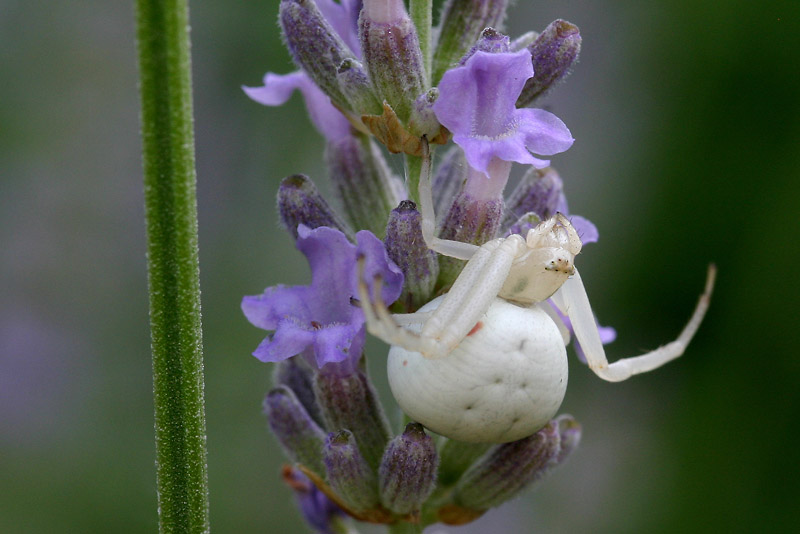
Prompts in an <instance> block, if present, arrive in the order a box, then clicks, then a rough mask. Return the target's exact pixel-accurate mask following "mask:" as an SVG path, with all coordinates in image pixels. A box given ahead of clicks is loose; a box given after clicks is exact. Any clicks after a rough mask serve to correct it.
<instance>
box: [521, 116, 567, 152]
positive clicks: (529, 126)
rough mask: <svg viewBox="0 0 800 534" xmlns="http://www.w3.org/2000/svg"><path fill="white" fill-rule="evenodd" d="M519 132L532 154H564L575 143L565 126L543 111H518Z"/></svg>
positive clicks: (556, 118) (559, 120)
mask: <svg viewBox="0 0 800 534" xmlns="http://www.w3.org/2000/svg"><path fill="white" fill-rule="evenodd" d="M515 117H517V118H518V121H519V122H518V128H519V132H520V134H521V135H522V136H524V138H525V146H526V147H528V150H530V151H531V152H533V153H534V154H541V155H543V156H551V155H553V154H558V153H560V152H564V151H565V150H567V149H568V148H569V147H571V146H572V143H573V142H574V141H575V140H574V139H573V138H572V134H571V133H570V132H569V129H568V128H567V126H566V125H565V124H564V123H563V122H562V121H561V119H559V118H558V117H556V116H555V115H553V114H552V113H550V112H549V111H544V110H543V109H529V108H523V109H518V110H517V112H516V114H515Z"/></svg>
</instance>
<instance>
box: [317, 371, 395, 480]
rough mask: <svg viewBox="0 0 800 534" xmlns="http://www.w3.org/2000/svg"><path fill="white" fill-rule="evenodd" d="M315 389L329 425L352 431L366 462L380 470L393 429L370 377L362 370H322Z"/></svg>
mask: <svg viewBox="0 0 800 534" xmlns="http://www.w3.org/2000/svg"><path fill="white" fill-rule="evenodd" d="M314 391H315V393H316V396H317V401H318V402H319V405H320V409H321V411H322V417H323V419H324V420H325V426H326V428H327V429H328V430H330V431H334V432H335V431H338V430H343V429H347V430H349V431H350V432H352V433H353V435H354V436H356V439H357V440H358V448H359V449H360V450H361V454H362V455H363V456H364V459H365V460H366V461H367V464H368V465H369V466H370V467H371V468H372V469H374V470H377V468H378V466H379V465H380V462H381V457H382V456H383V450H384V449H385V448H386V444H387V443H388V442H389V438H390V437H391V430H390V429H389V423H388V421H387V420H386V416H385V415H384V413H383V408H382V407H381V404H380V401H379V400H378V395H377V393H375V389H374V388H373V387H372V384H371V383H370V381H369V379H368V378H367V376H366V375H365V374H364V373H362V372H361V371H356V372H355V373H353V374H349V375H344V376H338V375H336V374H331V373H326V372H324V371H323V372H320V373H317V376H316V377H315V381H314Z"/></svg>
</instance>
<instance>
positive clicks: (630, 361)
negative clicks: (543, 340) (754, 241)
mask: <svg viewBox="0 0 800 534" xmlns="http://www.w3.org/2000/svg"><path fill="white" fill-rule="evenodd" d="M716 273H717V271H716V268H715V267H714V265H710V266H709V268H708V275H707V277H706V285H705V290H704V291H703V294H702V295H700V299H699V301H698V302H697V306H696V307H695V309H694V313H692V316H691V318H690V319H689V322H688V323H687V324H686V326H685V327H684V328H683V331H682V332H681V333H680V335H679V336H678V338H677V339H676V340H675V341H672V342H671V343H667V344H666V345H663V346H661V347H659V348H657V349H655V350H653V351H651V352H648V353H646V354H642V355H641V356H634V357H631V358H623V359H621V360H617V361H616V362H614V363H612V364H609V363H608V359H607V358H606V353H605V351H604V350H603V344H602V343H601V342H600V335H599V333H598V332H597V324H596V323H595V319H594V314H592V308H591V306H590V304H589V298H588V297H587V295H586V289H585V288H584V286H583V282H582V281H581V276H580V274H579V273H578V270H577V269H576V270H575V274H574V275H573V276H572V277H570V278H569V279H568V280H567V281H566V282H565V283H564V285H563V286H561V288H560V289H559V290H558V291H557V292H556V294H555V295H553V297H552V299H553V302H555V304H556V306H558V308H559V309H560V310H561V311H562V313H564V314H566V315H567V316H568V317H569V320H570V322H571V323H572V329H573V332H574V333H575V337H576V338H578V341H579V342H580V344H581V347H582V348H583V352H584V354H585V355H586V361H587V363H588V364H589V368H590V369H591V370H592V371H594V372H595V374H597V376H599V377H600V378H602V379H604V380H608V381H609V382H620V381H622V380H625V379H627V378H629V377H631V376H632V375H635V374H639V373H645V372H647V371H652V370H653V369H655V368H657V367H660V366H662V365H664V364H665V363H667V362H669V361H671V360H674V359H675V358H677V357H679V356H680V355H682V354H683V352H684V351H685V350H686V346H687V345H688V344H689V342H690V341H691V339H692V337H694V334H695V332H697V328H698V327H699V326H700V323H701V322H702V321H703V317H704V316H705V314H706V310H707V309H708V304H709V302H710V300H711V291H712V289H713V288H714V279H715V277H716Z"/></svg>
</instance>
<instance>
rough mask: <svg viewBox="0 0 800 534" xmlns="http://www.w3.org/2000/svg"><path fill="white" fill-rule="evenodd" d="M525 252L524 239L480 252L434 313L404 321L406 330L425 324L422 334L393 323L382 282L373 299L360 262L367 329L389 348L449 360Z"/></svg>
mask: <svg viewBox="0 0 800 534" xmlns="http://www.w3.org/2000/svg"><path fill="white" fill-rule="evenodd" d="M523 250H525V241H524V240H523V239H522V237H521V236H511V237H509V238H507V239H496V240H493V241H490V242H488V243H486V244H485V245H483V246H482V247H479V250H478V252H477V253H476V254H475V255H474V256H473V257H472V259H471V260H470V261H469V262H468V263H467V265H466V266H465V267H464V270H463V271H462V272H461V274H460V275H459V277H458V278H457V279H456V281H455V283H454V284H453V287H452V288H451V289H450V292H448V293H447V294H446V295H445V296H444V298H443V299H442V302H441V304H440V305H439V307H438V308H436V310H434V311H433V312H430V313H429V314H425V315H426V317H423V314H421V313H417V314H408V315H407V316H406V317H405V318H403V316H401V321H402V322H403V323H405V324H409V323H411V324H413V323H420V322H422V321H421V319H426V320H424V322H423V323H422V330H421V331H420V333H419V334H417V333H416V332H412V331H410V330H407V329H405V328H403V327H402V326H400V325H399V324H398V322H397V321H396V320H395V319H394V317H392V314H391V313H390V312H389V310H388V309H387V307H386V304H385V303H384V302H383V300H382V299H381V291H380V289H381V285H382V281H381V280H380V278H376V279H375V281H374V285H373V295H372V296H371V297H370V292H369V288H368V287H367V284H366V282H365V281H364V279H363V259H359V283H358V293H359V298H360V300H361V309H362V310H363V312H364V317H365V320H366V323H367V329H368V330H369V332H370V333H371V334H373V335H374V336H376V337H379V338H381V339H382V340H384V341H385V342H386V343H389V344H390V345H399V346H402V347H403V348H405V349H407V350H410V351H414V352H419V353H421V354H422V355H423V356H425V357H426V358H442V357H444V356H447V355H448V354H449V353H450V352H452V350H453V349H455V348H456V347H457V346H458V344H459V343H460V342H461V340H462V339H464V338H465V337H466V336H467V334H468V333H469V331H470V330H471V329H472V328H473V327H474V326H475V324H476V323H477V322H478V321H479V320H480V318H481V317H482V316H483V315H484V314H485V313H486V310H487V309H488V308H489V306H490V305H491V303H492V301H493V300H494V299H495V297H497V294H498V292H499V291H500V288H501V287H502V286H503V283H504V282H505V279H506V278H507V276H508V271H509V269H510V268H511V264H512V262H513V261H514V259H515V258H516V256H517V255H518V254H519V253H520V251H523ZM408 316H413V317H408Z"/></svg>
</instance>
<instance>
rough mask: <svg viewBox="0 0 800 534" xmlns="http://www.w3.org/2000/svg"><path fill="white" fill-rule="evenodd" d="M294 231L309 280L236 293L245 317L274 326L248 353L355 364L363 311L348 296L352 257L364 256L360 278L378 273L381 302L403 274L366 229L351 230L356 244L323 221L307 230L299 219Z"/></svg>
mask: <svg viewBox="0 0 800 534" xmlns="http://www.w3.org/2000/svg"><path fill="white" fill-rule="evenodd" d="M297 233H298V238H297V248H298V249H300V251H301V252H302V253H303V254H305V256H306V258H307V259H308V262H309V265H310V266H311V285H309V286H294V287H286V286H283V285H278V286H273V287H269V288H267V289H266V291H264V293H263V294H261V295H256V296H249V297H244V299H242V311H244V314H245V316H246V317H247V319H248V320H249V321H250V322H251V323H253V324H254V325H255V326H257V327H259V328H263V329H265V330H274V333H273V334H272V335H271V336H269V337H267V338H266V339H265V340H264V341H262V342H261V344H260V345H259V346H258V348H256V350H255V352H253V356H255V357H256V358H258V359H259V360H261V361H264V362H277V361H281V360H285V359H286V358H290V357H292V356H295V355H297V354H301V353H302V354H303V356H304V357H305V358H307V359H308V360H310V361H309V363H311V364H312V365H314V364H315V365H316V367H318V368H321V367H322V366H324V365H325V364H327V363H333V362H344V361H347V362H348V363H349V364H350V365H352V366H355V364H356V362H357V361H358V359H359V357H360V356H361V350H362V348H363V346H364V337H365V329H364V314H363V313H362V312H361V310H360V309H359V308H358V307H356V306H354V305H353V304H352V302H351V299H353V298H357V277H358V273H357V267H356V258H357V257H359V256H364V258H365V260H366V263H365V278H366V280H373V279H374V278H375V276H381V278H382V279H383V284H384V285H383V291H382V297H383V299H384V301H385V302H387V303H392V302H394V301H395V300H396V299H397V297H398V296H399V295H400V291H401V289H402V286H403V274H402V273H401V271H400V269H398V268H397V266H396V265H394V263H392V262H391V260H389V258H388V256H387V254H386V250H385V249H384V247H383V243H381V241H380V240H379V239H378V238H377V237H375V236H374V235H373V234H372V233H370V232H368V231H365V230H362V231H361V232H358V234H356V241H357V245H353V244H352V243H350V242H349V241H348V240H347V238H346V237H345V235H344V234H343V233H341V232H340V231H338V230H334V229H331V228H327V227H324V226H323V227H320V228H315V229H314V230H310V229H308V228H307V227H306V226H304V225H300V226H299V227H298V229H297Z"/></svg>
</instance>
